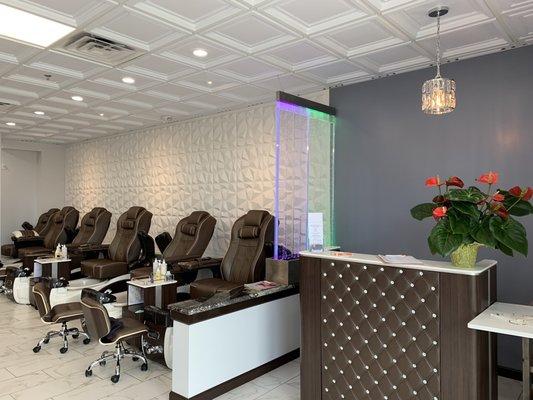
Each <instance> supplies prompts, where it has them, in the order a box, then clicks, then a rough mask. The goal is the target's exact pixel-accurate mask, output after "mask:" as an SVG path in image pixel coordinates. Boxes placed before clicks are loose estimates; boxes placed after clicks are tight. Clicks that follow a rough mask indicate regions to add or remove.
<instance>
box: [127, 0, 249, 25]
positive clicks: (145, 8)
mask: <svg viewBox="0 0 533 400" xmlns="http://www.w3.org/2000/svg"><path fill="white" fill-rule="evenodd" d="M128 4H129V5H130V7H132V8H134V9H137V10H139V11H142V12H144V13H146V14H150V15H152V16H154V17H156V18H160V19H162V20H164V21H167V22H170V23H172V24H174V25H176V26H178V27H180V28H185V29H188V30H190V31H197V30H199V29H202V28H205V27H206V26H209V25H212V24H214V23H217V22H219V21H222V20H224V19H227V18H229V17H231V16H233V15H235V14H237V13H239V12H240V11H241V10H242V8H241V7H238V6H237V3H236V2H229V1H224V0H194V1H176V0H151V1H138V0H134V1H130V2H128Z"/></svg>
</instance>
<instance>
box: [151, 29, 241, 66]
mask: <svg viewBox="0 0 533 400" xmlns="http://www.w3.org/2000/svg"><path fill="white" fill-rule="evenodd" d="M196 49H202V50H205V51H207V56H206V57H204V58H199V57H196V56H194V54H193V51H194V50H196ZM159 54H161V55H162V56H163V57H166V58H169V59H171V60H175V61H178V62H181V63H184V64H187V65H190V66H193V67H196V68H212V67H214V66H217V65H219V64H222V63H225V62H228V61H232V60H235V59H237V58H239V57H240V56H241V54H240V53H239V52H236V51H235V50H232V49H230V48H228V47H227V46H224V45H222V44H219V43H216V42H213V41H212V40H209V39H206V38H201V37H198V36H192V37H190V38H188V39H186V40H180V41H177V42H176V43H174V44H171V45H170V46H167V47H165V49H164V50H163V51H161V52H160V53H159Z"/></svg>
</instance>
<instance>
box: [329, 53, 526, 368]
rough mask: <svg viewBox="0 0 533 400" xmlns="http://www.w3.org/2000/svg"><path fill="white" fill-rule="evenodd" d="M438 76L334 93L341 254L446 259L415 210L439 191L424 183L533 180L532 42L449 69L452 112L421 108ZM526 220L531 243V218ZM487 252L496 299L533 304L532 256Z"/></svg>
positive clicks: (513, 355)
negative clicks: (492, 177)
mask: <svg viewBox="0 0 533 400" xmlns="http://www.w3.org/2000/svg"><path fill="white" fill-rule="evenodd" d="M434 73H435V72H434V69H424V70H419V71H415V72H410V73H405V74H402V75H397V76H393V77H389V78H384V79H379V80H375V81H370V82H364V83H359V84H354V85H350V86H345V87H340V88H336V89H332V90H331V93H330V96H331V98H330V102H331V105H332V106H334V107H336V108H337V111H338V115H337V130H336V144H335V151H336V159H335V164H336V165H335V214H336V234H337V242H338V244H339V245H341V246H342V248H343V249H344V250H349V251H356V252H364V253H381V254H383V253H388V254H400V253H409V254H412V255H414V256H416V257H420V258H434V259H440V256H432V255H431V254H430V252H429V250H428V247H427V242H426V238H427V235H428V234H429V231H430V229H431V227H432V226H433V223H432V221H429V220H426V221H424V222H419V221H416V220H414V219H412V218H411V216H410V214H409V210H410V208H411V207H412V206H414V205H416V204H418V203H422V202H425V201H430V200H431V198H432V196H433V195H434V194H435V192H434V190H432V189H430V188H426V187H425V186H424V180H425V178H426V177H428V176H431V175H435V174H441V176H442V177H447V176H450V175H458V176H460V177H462V178H463V179H464V180H465V181H466V182H467V184H472V183H473V180H474V179H475V178H476V177H478V176H479V175H480V174H481V173H482V172H485V171H487V170H490V169H491V170H495V171H499V172H500V179H501V182H502V186H503V187H504V188H509V187H511V186H513V185H529V186H533V46H529V47H524V48H521V49H517V50H512V51H507V52H502V53H498V54H493V55H488V56H484V57H479V58H474V59H470V60H465V61H460V62H456V63H453V64H448V65H445V66H444V68H443V74H444V75H445V76H446V77H449V78H454V79H455V80H456V81H457V88H458V92H457V98H458V107H457V110H456V111H455V112H454V113H452V114H449V115H446V116H440V117H435V116H426V115H425V114H423V113H422V112H421V111H420V90H421V86H422V83H423V82H424V80H426V79H429V78H432V77H433V76H434ZM521 221H522V222H523V223H524V225H525V226H526V229H527V230H528V232H529V236H530V241H533V240H532V239H533V216H530V217H526V218H521ZM530 247H531V248H533V243H532V244H530ZM531 252H532V253H533V250H532V251H531ZM480 257H481V258H492V259H496V260H498V263H499V267H498V300H499V301H505V302H515V303H522V304H530V303H532V304H533V258H532V256H530V258H529V259H526V258H525V257H523V256H521V255H517V256H516V257H514V258H511V257H507V256H504V255H503V254H501V253H497V252H496V251H491V250H482V251H481V253H480ZM498 340H499V354H498V356H499V357H498V358H499V364H500V365H503V366H506V367H511V368H516V369H520V351H521V350H520V344H519V341H517V340H514V339H511V338H508V337H504V336H500V337H499V338H498Z"/></svg>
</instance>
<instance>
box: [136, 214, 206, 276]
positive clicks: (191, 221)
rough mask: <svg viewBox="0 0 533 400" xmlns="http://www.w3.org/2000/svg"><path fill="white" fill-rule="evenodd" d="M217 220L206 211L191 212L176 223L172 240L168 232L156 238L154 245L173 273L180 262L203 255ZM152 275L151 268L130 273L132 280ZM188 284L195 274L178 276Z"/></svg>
mask: <svg viewBox="0 0 533 400" xmlns="http://www.w3.org/2000/svg"><path fill="white" fill-rule="evenodd" d="M216 223H217V220H216V219H215V218H214V217H212V216H211V214H209V213H208V212H207V211H193V212H192V213H191V214H190V215H189V216H188V217H185V218H183V219H182V220H180V221H179V222H178V225H177V226H176V231H175V233H174V238H172V236H170V234H169V233H168V232H164V233H161V234H160V235H158V236H157V237H156V239H155V240H156V243H157V244H158V247H159V250H160V251H161V254H162V257H163V259H164V260H165V261H166V263H167V264H168V266H169V268H170V272H172V271H173V267H174V266H175V265H176V264H177V263H178V262H181V261H187V260H195V259H198V258H201V257H202V256H203V255H204V251H205V249H206V248H207V245H208V244H209V242H210V241H211V238H212V237H213V232H214V230H215V225H216ZM151 273H152V268H151V267H145V268H138V269H136V270H134V271H132V275H131V276H132V278H134V279H139V278H147V277H148V276H149V275H150V274H151ZM180 277H181V278H182V279H186V280H187V281H188V282H187V283H190V282H192V281H193V280H194V279H196V274H190V275H189V276H180Z"/></svg>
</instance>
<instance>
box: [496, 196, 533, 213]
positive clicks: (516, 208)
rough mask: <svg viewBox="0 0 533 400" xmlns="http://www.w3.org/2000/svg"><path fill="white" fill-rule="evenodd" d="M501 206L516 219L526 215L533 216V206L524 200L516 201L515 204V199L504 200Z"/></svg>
mask: <svg viewBox="0 0 533 400" xmlns="http://www.w3.org/2000/svg"><path fill="white" fill-rule="evenodd" d="M515 203H516V204H515ZM513 204H514V205H513ZM503 205H504V206H505V208H507V210H509V213H510V214H511V215H514V216H516V217H524V216H526V215H529V214H533V206H532V205H531V203H530V202H529V201H525V200H518V202H517V198H516V197H514V198H513V197H510V198H506V199H505V201H504V202H503Z"/></svg>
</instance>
